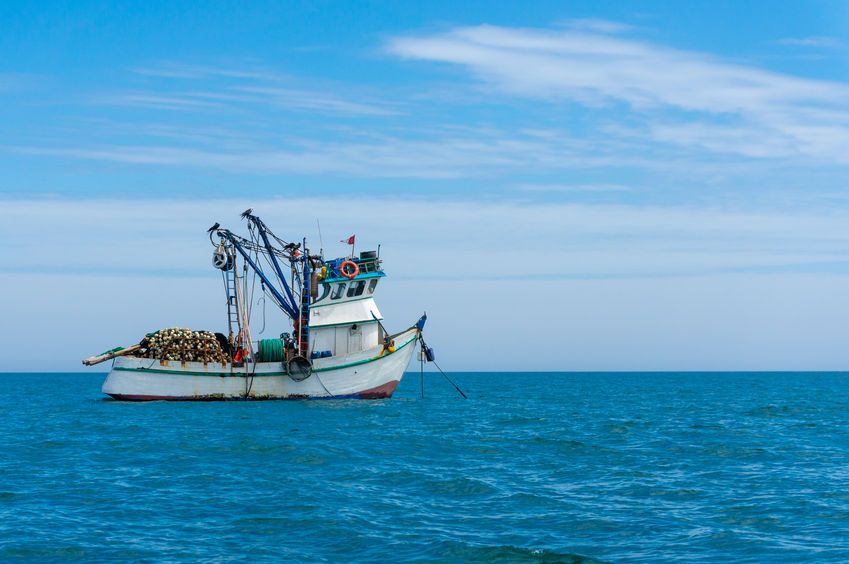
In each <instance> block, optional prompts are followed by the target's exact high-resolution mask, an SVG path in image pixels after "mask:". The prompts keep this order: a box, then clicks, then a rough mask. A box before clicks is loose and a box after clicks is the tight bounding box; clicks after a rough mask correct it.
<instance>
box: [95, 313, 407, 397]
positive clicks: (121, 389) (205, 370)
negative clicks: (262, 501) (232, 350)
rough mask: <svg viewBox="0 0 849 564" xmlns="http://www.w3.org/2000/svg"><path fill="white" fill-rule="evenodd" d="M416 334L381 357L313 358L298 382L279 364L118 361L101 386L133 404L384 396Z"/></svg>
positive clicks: (402, 337)
mask: <svg viewBox="0 0 849 564" xmlns="http://www.w3.org/2000/svg"><path fill="white" fill-rule="evenodd" d="M418 336H419V330H418V329H417V328H415V327H412V328H410V329H408V330H406V331H404V332H403V333H400V334H398V335H396V336H395V337H394V340H395V343H396V350H395V352H394V353H391V354H389V353H384V354H383V355H382V356H381V354H380V353H381V351H382V350H383V346H382V345H381V346H377V347H372V348H369V349H367V350H364V351H360V352H357V353H353V354H348V355H344V356H337V357H329V358H317V359H315V360H313V372H312V375H311V376H310V377H309V378H306V379H305V380H303V381H301V382H295V381H294V380H292V379H291V378H290V377H289V376H288V375H287V374H286V369H285V367H284V366H283V365H282V363H280V362H258V363H245V364H244V365H243V366H238V365H237V366H234V365H232V364H229V363H225V364H221V363H209V364H206V365H205V364H204V363H202V362H180V361H170V362H169V361H160V360H156V359H150V358H135V357H128V356H125V357H117V358H115V362H114V364H113V365H112V370H111V371H110V372H109V375H108V376H107V378H106V381H105V382H104V383H103V393H105V394H108V395H110V396H112V397H114V398H116V399H121V400H132V401H145V400H229V399H290V398H388V397H390V396H392V393H393V392H394V391H395V388H396V387H397V386H398V384H399V383H400V382H401V378H402V377H403V375H404V371H405V370H406V369H407V366H408V365H409V363H410V359H411V358H412V356H413V351H414V350H415V344H416V339H417V338H418Z"/></svg>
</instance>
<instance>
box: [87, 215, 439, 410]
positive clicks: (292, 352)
mask: <svg viewBox="0 0 849 564" xmlns="http://www.w3.org/2000/svg"><path fill="white" fill-rule="evenodd" d="M241 217H242V218H243V219H244V220H245V221H246V222H247V227H248V233H249V236H248V237H242V236H239V235H236V234H235V233H233V232H231V231H230V230H228V229H224V228H222V227H221V226H220V224H218V223H216V224H215V225H213V226H212V227H211V228H210V229H209V230H208V233H209V239H210V242H211V243H212V245H213V247H214V250H213V254H212V264H213V266H214V267H215V268H216V269H217V270H219V271H220V272H221V276H222V280H223V284H224V291H225V294H226V304H227V333H226V334H224V333H211V332H206V331H190V330H188V329H182V328H173V329H164V330H161V331H156V332H154V333H149V334H147V335H145V338H144V339H142V341H141V342H140V343H139V344H137V345H133V346H131V347H127V348H122V347H117V348H115V349H113V350H111V351H107V352H106V353H102V354H101V355H98V356H96V357H91V358H88V359H86V360H84V361H83V363H84V364H87V365H93V364H97V363H99V362H103V361H107V360H112V367H111V370H110V371H109V374H108V376H107V378H106V381H105V382H104V384H103V392H104V393H105V394H108V395H109V396H111V397H113V398H115V399H118V400H129V401H148V400H234V399H288V398H364V399H371V398H388V397H391V396H392V393H393V392H394V391H395V388H396V387H397V386H398V384H399V383H400V382H401V378H402V377H403V375H404V372H405V370H406V368H407V366H408V365H409V363H410V359H411V358H412V356H413V353H414V351H415V348H416V344H417V342H418V343H419V344H420V357H421V359H422V360H424V359H428V360H432V358H433V351H432V349H429V348H428V347H427V346H426V345H425V344H424V340H423V339H422V330H423V328H424V325H425V321H426V320H427V316H426V315H422V317H421V318H420V319H419V320H418V321H417V322H416V323H414V324H413V325H411V326H410V327H409V328H406V329H404V330H402V331H399V332H395V333H389V332H388V331H387V330H386V329H385V327H384V324H383V317H382V316H381V314H380V311H379V310H378V308H377V305H376V303H375V301H374V294H375V292H376V291H377V289H378V287H379V286H380V284H381V282H382V281H383V279H384V278H385V277H386V273H385V272H384V271H383V267H382V261H381V259H380V253H379V251H380V246H378V250H377V251H364V252H361V253H359V255H355V254H354V252H353V251H354V237H351V238H349V239H348V240H347V243H348V244H350V245H351V253H350V255H349V256H346V257H340V258H334V259H329V260H326V259H325V257H324V251H323V249H322V250H321V251H320V252H319V253H316V254H311V253H310V250H309V249H308V248H307V242H306V239H302V241H301V242H298V243H293V242H287V241H284V240H283V239H280V238H278V237H277V236H276V235H275V234H274V233H273V232H272V231H271V230H270V229H269V228H268V227H267V226H266V224H265V223H264V222H263V221H262V220H261V219H260V218H259V217H258V216H256V215H254V214H253V210H250V209H249V210H247V211H245V212H244V213H242V215H241ZM342 242H346V241H342ZM257 282H259V291H261V292H262V296H261V297H260V298H259V300H256V301H254V297H255V296H254V293H255V292H256V291H257ZM260 300H263V305H265V303H272V304H274V306H276V308H277V309H279V311H280V313H282V314H283V315H285V316H286V317H288V318H289V319H290V320H291V322H292V332H291V333H282V334H281V335H280V336H279V338H274V339H260V340H253V339H251V310H252V309H253V306H254V305H257V304H258V303H259V301H260ZM264 326H265V320H264V319H263V327H264Z"/></svg>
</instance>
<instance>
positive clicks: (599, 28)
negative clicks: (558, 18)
mask: <svg viewBox="0 0 849 564" xmlns="http://www.w3.org/2000/svg"><path fill="white" fill-rule="evenodd" d="M562 25H563V27H568V28H571V29H577V30H581V31H591V32H595V33H608V34H614V33H624V32H626V31H630V30H632V29H634V27H633V26H631V25H628V24H624V23H622V22H614V21H610V20H604V19H599V18H575V19H570V20H566V21H564V22H563V24H562Z"/></svg>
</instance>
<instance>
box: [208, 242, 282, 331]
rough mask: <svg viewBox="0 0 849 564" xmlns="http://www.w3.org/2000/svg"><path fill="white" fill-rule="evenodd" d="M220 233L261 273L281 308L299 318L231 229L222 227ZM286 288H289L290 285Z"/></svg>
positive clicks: (261, 277) (261, 278) (255, 270)
mask: <svg viewBox="0 0 849 564" xmlns="http://www.w3.org/2000/svg"><path fill="white" fill-rule="evenodd" d="M218 233H219V235H220V236H221V237H226V238H227V240H228V241H230V243H232V244H233V247H234V248H235V249H236V250H237V251H239V254H240V255H242V258H244V259H245V262H246V263H248V264H249V265H250V267H251V268H253V269H254V272H256V273H257V274H258V275H259V278H260V280H262V282H263V283H264V284H265V285H266V286H267V287H268V289H269V290H270V291H271V294H272V296H274V299H275V300H276V301H277V305H278V306H280V309H282V310H283V311H284V312H286V315H288V316H289V317H291V318H292V319H297V318H298V311H297V310H296V309H295V308H294V307H292V305H291V304H289V302H287V301H286V298H284V297H283V296H282V295H281V294H280V292H279V291H277V288H275V287H274V285H273V284H272V283H271V282H270V281H269V280H268V278H267V277H266V276H265V273H264V272H263V271H262V269H260V268H259V267H258V266H257V265H256V264H255V263H254V261H252V260H251V257H249V256H248V253H247V252H245V249H243V248H242V245H240V244H239V242H238V241H236V239H235V237H233V234H232V233H230V232H229V231H227V230H226V229H221V230H219V231H218ZM284 284H285V282H284ZM286 289H287V290H288V287H287V288H286ZM290 295H291V294H290ZM293 301H294V300H293Z"/></svg>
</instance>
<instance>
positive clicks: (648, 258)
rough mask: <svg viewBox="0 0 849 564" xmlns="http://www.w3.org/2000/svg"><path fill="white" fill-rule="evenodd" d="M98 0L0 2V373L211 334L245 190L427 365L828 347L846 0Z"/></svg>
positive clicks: (841, 313) (835, 342) (841, 357)
mask: <svg viewBox="0 0 849 564" xmlns="http://www.w3.org/2000/svg"><path fill="white" fill-rule="evenodd" d="M122 4H123V6H122V7H109V6H107V5H105V4H103V3H99V2H98V3H95V2H43V3H28V4H26V5H25V4H23V3H20V4H16V3H4V4H3V5H2V6H0V22H2V28H3V33H2V34H0V97H2V100H3V103H2V105H0V116H2V119H0V167H2V170H3V175H2V179H0V203H2V211H0V216H2V217H0V221H2V227H0V230H2V232H3V235H5V238H6V240H7V241H13V242H14V244H12V245H10V246H8V247H7V248H5V249H4V250H2V251H0V259H2V266H0V280H2V285H3V287H4V288H5V289H6V293H7V295H13V296H16V300H15V303H14V304H13V306H12V311H11V314H10V315H11V318H12V319H13V320H14V323H8V324H6V327H5V328H4V329H3V330H2V331H3V332H2V333H0V341H2V342H3V343H4V344H3V345H0V347H4V349H5V347H8V350H6V351H5V352H7V353H8V352H10V351H12V350H15V351H26V350H28V347H31V346H33V345H30V344H29V343H30V342H31V338H32V335H36V334H40V333H44V332H49V333H61V334H63V335H68V336H67V337H66V338H65V339H63V341H62V344H61V345H60V346H58V348H57V351H56V353H55V354H54V355H53V356H52V357H51V358H49V359H44V361H43V363H41V364H40V365H39V366H35V367H33V366H31V364H30V363H29V362H28V361H25V360H16V361H14V362H16V363H17V364H16V365H15V366H14V367H13V368H16V369H51V370H55V369H76V368H77V363H78V361H79V358H81V357H83V356H86V355H88V354H91V353H94V352H99V351H100V350H102V349H106V348H109V347H111V346H114V345H116V344H122V343H125V344H126V343H131V342H135V341H136V340H137V339H138V338H139V337H140V336H141V335H142V334H143V333H144V332H146V331H150V330H153V329H156V328H159V327H163V326H172V325H181V326H192V327H197V328H201V327H202V328H208V329H217V328H219V326H220V325H222V324H223V323H224V315H223V311H218V309H217V308H216V307H215V304H219V302H220V296H219V293H220V289H219V288H218V284H220V281H219V279H218V278H217V275H216V273H215V272H214V271H213V270H211V268H210V267H209V256H208V255H209V249H208V242H207V241H206V240H205V238H204V236H203V232H204V231H205V229H206V227H208V225H210V224H212V223H213V222H214V221H220V222H222V224H224V225H230V226H234V227H237V226H238V213H239V212H240V211H241V210H242V209H245V208H247V207H253V208H254V209H255V210H256V211H257V213H259V214H260V215H261V216H262V217H263V218H264V219H265V220H266V222H267V223H269V224H270V225H272V226H274V227H275V228H276V231H278V232H279V233H280V234H281V235H282V234H285V236H288V237H289V238H293V239H294V238H297V237H299V236H300V235H302V234H303V235H306V236H307V237H308V238H310V240H312V241H314V242H317V241H318V233H317V230H316V228H315V225H316V219H319V220H320V221H321V225H322V231H323V233H322V235H323V240H324V242H325V244H326V248H327V249H328V251H329V252H330V253H334V252H336V253H341V252H344V248H343V246H342V245H335V243H333V242H335V241H338V240H339V239H341V238H343V237H347V236H348V235H350V234H351V233H357V237H358V241H361V242H362V244H363V245H365V246H371V247H373V246H376V245H377V243H381V244H382V254H383V256H385V258H386V265H385V266H386V269H387V272H388V273H389V274H390V279H389V280H388V282H387V284H386V285H385V287H384V288H382V292H384V293H383V295H382V296H381V298H380V300H379V304H380V306H381V308H382V310H383V313H384V315H385V316H386V318H387V320H388V322H389V324H390V325H394V326H395V327H396V328H398V329H400V328H402V327H404V326H406V325H408V324H409V323H410V322H412V321H413V320H414V319H415V317H417V315H418V314H419V313H420V312H421V310H425V309H426V310H428V312H429V313H430V314H431V321H430V323H431V326H430V330H431V331H432V332H433V336H432V338H431V339H430V340H431V342H432V343H434V344H437V348H439V349H440V350H441V351H444V352H443V358H444V359H445V360H446V363H445V365H446V366H447V367H448V368H454V369H467V370H468V369H496V368H502V369H522V368H531V369H537V370H573V369H574V370H607V369H613V370H631V369H633V370H677V369H689V370H697V369H839V368H845V367H846V366H847V365H848V364H849V353H847V352H845V349H846V347H844V346H843V343H844V342H845V338H844V337H845V336H846V330H845V328H844V323H845V319H846V314H847V313H849V303H847V300H846V298H845V291H846V288H847V287H849V286H847V282H849V268H848V267H849V252H847V249H849V247H847V242H849V227H847V225H849V222H847V220H848V219H849V190H847V188H849V186H847V178H849V176H847V172H849V152H847V147H849V76H848V75H849V42H847V40H846V39H845V38H846V37H849V33H847V32H849V10H847V9H846V5H845V3H842V2H811V3H792V4H790V3H775V2H750V3H739V2H713V3H682V2H619V3H616V4H615V5H614V6H608V5H602V4H601V3H598V2H569V3H564V2H533V3H526V2H499V3H493V2H464V3H457V2H428V3H412V2H410V3H403V2H375V3H368V4H365V3H357V4H343V3H331V2H326V3H309V4H307V3H285V2H253V3H250V6H244V5H239V4H240V3H227V2H209V3H205V4H204V5H203V6H201V7H198V6H195V5H193V4H189V3H185V4H177V3H157V2H146V3H129V2H127V3H122ZM334 245H335V246H334ZM316 246H317V245H316ZM165 288H167V292H165V291H164V290H162V291H160V290H157V289H165ZM163 294H167V296H166V295H163ZM528 300H530V302H529V301H528ZM279 325H280V326H281V327H283V325H284V324H283V322H282V321H280V322H279ZM517 328H522V329H521V330H518V331H519V333H518V334H517ZM275 330H276V329H275ZM281 330H282V329H281ZM269 331H271V329H269ZM493 333H495V334H493ZM528 333H530V334H531V335H532V338H530V339H528V336H527V334H528ZM504 341H509V342H517V341H521V342H528V343H531V344H532V348H533V351H534V352H533V353H530V352H527V351H525V352H523V353H522V354H521V355H519V354H517V355H510V356H506V357H505V356H504V354H503V343H504ZM16 356H17V355H16ZM21 358H23V357H21Z"/></svg>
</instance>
